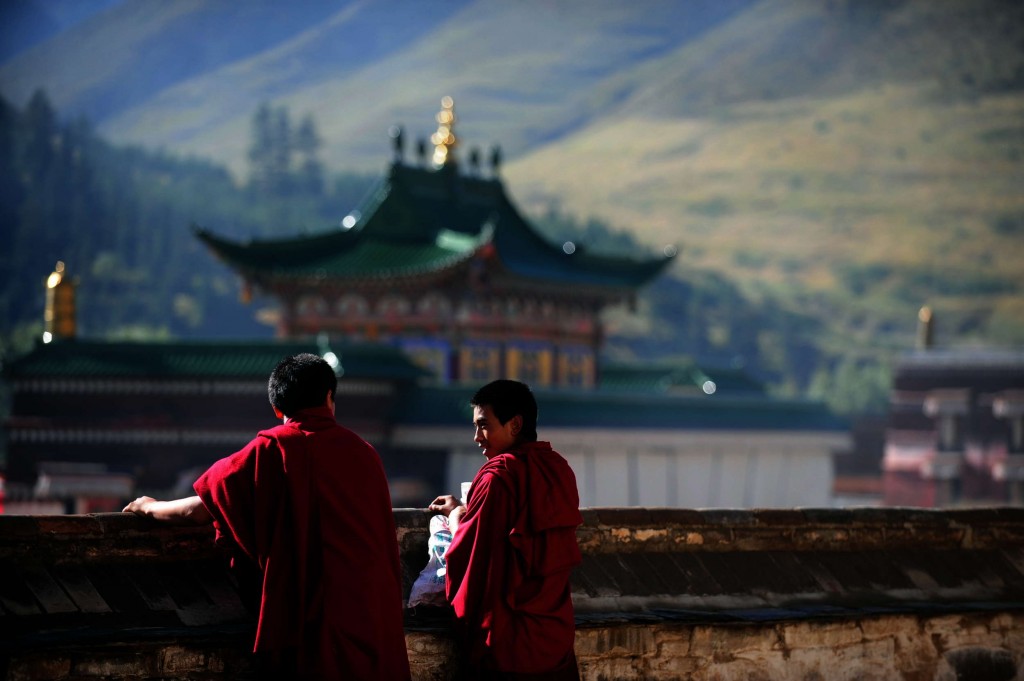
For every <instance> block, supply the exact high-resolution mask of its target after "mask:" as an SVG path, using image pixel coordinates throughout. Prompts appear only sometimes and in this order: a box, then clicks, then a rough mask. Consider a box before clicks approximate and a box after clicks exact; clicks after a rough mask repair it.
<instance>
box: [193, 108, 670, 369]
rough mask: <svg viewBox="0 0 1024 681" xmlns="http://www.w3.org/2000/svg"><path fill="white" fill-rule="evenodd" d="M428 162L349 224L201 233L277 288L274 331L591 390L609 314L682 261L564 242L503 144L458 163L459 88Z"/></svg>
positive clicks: (402, 172)
mask: <svg viewBox="0 0 1024 681" xmlns="http://www.w3.org/2000/svg"><path fill="white" fill-rule="evenodd" d="M442 105H443V108H442V110H441V112H440V113H439V114H438V115H437V120H438V130H437V132H435V133H434V135H433V137H432V138H431V141H432V142H433V143H434V145H435V149H434V154H433V158H432V160H431V162H430V163H428V162H427V160H426V154H425V145H424V144H422V143H421V144H420V145H419V149H420V153H419V163H418V164H417V163H414V164H409V163H406V162H405V160H404V141H403V134H402V133H401V132H400V131H397V130H396V131H395V132H394V133H393V138H394V152H395V153H394V160H393V162H392V164H391V167H390V171H389V172H388V174H387V176H386V177H385V178H384V179H383V180H382V181H381V182H380V183H379V184H378V186H377V187H376V188H375V190H374V191H373V192H372V193H371V195H370V196H369V198H368V199H367V200H366V201H365V202H364V203H363V205H361V206H359V207H358V208H357V209H356V210H354V211H352V212H351V213H349V214H348V216H346V217H345V219H344V220H343V221H342V224H341V226H340V228H337V229H334V230H332V231H330V232H325V233H321V234H316V235H311V236H295V237H289V238H283V239H275V240H264V241H250V242H247V243H237V242H232V241H228V240H226V239H224V238H222V237H219V236H217V235H216V234H214V233H213V232H211V231H208V230H202V229H201V230H199V231H198V233H197V235H198V237H199V239H201V240H202V241H203V243H205V244H206V245H207V246H208V247H209V248H210V250H211V251H212V252H213V253H214V254H216V256H217V257H218V258H219V259H221V260H222V261H223V262H224V263H226V264H227V265H228V266H229V267H231V268H232V269H233V270H235V271H236V272H238V274H239V275H240V276H241V277H242V279H243V286H244V290H245V291H248V292H252V291H255V292H258V293H261V294H264V295H269V296H270V297H272V298H274V299H275V300H276V301H277V302H278V305H279V311H278V312H279V314H278V321H277V336H278V337H280V338H287V339H306V338H316V337H317V336H319V335H321V334H327V336H328V338H329V339H330V340H335V339H345V340H346V341H358V342H364V341H365V342H373V343H382V344H387V345H391V346H394V347H398V348H400V349H402V350H403V351H404V352H405V353H406V354H408V355H409V356H411V357H412V358H413V359H414V360H415V361H416V362H417V363H419V364H420V365H421V366H424V367H425V368H428V369H429V370H430V371H431V372H432V373H433V374H434V375H435V376H436V377H437V379H438V380H439V381H440V382H442V383H449V382H454V383H480V382H485V381H488V380H492V379H494V378H498V377H506V378H514V379H519V380H523V381H526V382H528V383H530V384H531V385H533V386H536V387H549V386H561V387H580V388H592V387H594V386H595V385H597V383H598V381H599V366H598V355H599V353H600V348H601V343H602V335H603V332H602V325H601V311H602V310H603V309H605V308H606V307H608V306H609V305H614V304H618V303H622V302H630V301H633V300H635V297H636V295H637V291H638V290H639V289H640V288H641V287H642V286H643V285H644V284H646V283H648V282H650V281H651V280H652V279H654V278H655V277H656V276H657V275H658V274H659V273H661V271H662V270H663V269H664V268H665V267H666V266H667V265H668V264H669V263H670V262H671V261H672V257H673V254H674V249H671V248H670V249H669V250H668V252H667V254H666V255H665V256H663V257H652V258H645V259H632V258H625V257H618V256H609V255H598V254H595V253H590V252H587V251H586V250H585V249H584V248H583V247H581V246H579V245H577V244H574V243H572V242H566V243H564V244H554V243H551V242H550V241H549V240H548V239H546V238H545V237H544V236H543V235H541V234H540V233H539V232H538V231H537V229H536V228H535V227H533V226H532V225H531V224H530V223H529V222H528V221H527V220H526V219H525V218H524V217H523V216H522V215H521V214H520V212H519V211H518V210H517V208H516V206H515V205H514V204H513V202H512V201H511V199H510V198H509V196H508V194H507V193H506V191H505V187H504V185H503V184H502V182H501V180H500V179H499V177H498V176H497V170H498V166H499V164H500V153H499V152H498V151H497V150H495V152H494V153H492V161H491V165H492V168H491V174H490V176H489V177H484V176H483V174H482V172H481V169H480V159H479V154H478V153H477V152H475V151H474V152H472V153H471V154H470V157H469V163H468V168H466V169H465V171H464V169H463V167H462V164H461V163H459V162H458V161H457V160H456V156H455V147H456V146H457V144H458V140H457V138H456V136H455V133H454V124H455V113H454V104H453V103H452V101H451V98H448V97H446V98H445V99H444V100H443V102H442Z"/></svg>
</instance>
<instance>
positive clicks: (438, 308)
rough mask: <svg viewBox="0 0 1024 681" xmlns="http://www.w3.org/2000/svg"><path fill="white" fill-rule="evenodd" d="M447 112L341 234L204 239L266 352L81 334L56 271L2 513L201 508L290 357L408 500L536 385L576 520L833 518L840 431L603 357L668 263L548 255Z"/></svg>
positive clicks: (468, 467) (729, 373)
mask: <svg viewBox="0 0 1024 681" xmlns="http://www.w3.org/2000/svg"><path fill="white" fill-rule="evenodd" d="M443 104H444V108H443V110H442V111H441V113H440V114H439V115H438V123H439V127H438V130H437V132H436V133H435V134H434V136H433V138H432V141H433V143H434V145H435V149H434V155H433V159H432V162H428V159H427V154H426V144H425V143H423V144H419V145H417V147H418V149H417V153H416V156H417V157H418V160H417V161H414V162H412V163H407V162H406V161H405V158H404V156H405V151H404V142H403V136H402V134H401V133H397V132H396V134H394V135H393V138H394V158H393V159H392V163H391V165H390V169H389V171H388V172H387V174H386V176H385V177H384V178H383V179H382V180H381V182H380V184H379V186H377V187H376V189H375V190H374V191H373V192H371V194H370V196H369V198H368V199H367V200H366V201H365V202H363V204H362V205H361V206H359V207H358V208H357V209H356V210H353V211H351V212H350V213H349V214H348V215H347V216H346V218H345V219H344V220H343V221H342V224H341V226H340V227H338V228H335V229H333V230H331V231H327V232H324V233H321V234H317V235H312V236H294V237H290V238H282V239H276V240H267V241H250V242H246V243H237V242H232V241H229V240H227V239H225V238H222V237H220V236H217V235H216V234H214V233H213V232H211V231H209V230H199V231H198V233H197V236H198V238H199V239H200V240H201V241H202V242H203V243H205V244H206V245H207V246H208V247H209V248H210V249H211V251H212V252H213V253H215V254H216V255H217V256H218V257H219V258H220V259H221V260H222V261H223V262H224V263H225V264H226V265H227V266H228V267H230V268H232V269H233V270H234V271H236V272H237V273H238V274H239V275H240V276H241V278H242V280H243V283H244V286H243V292H245V291H248V292H249V293H250V294H251V293H259V294H260V295H261V296H266V297H270V298H273V299H274V300H276V302H277V312H278V314H277V335H278V338H277V339H275V340H253V341H248V342H235V343H224V342H213V341H191V342H150V343H124V342H120V343H114V342H109V341H104V340H100V339H88V338H78V337H76V334H75V325H74V324H73V317H74V304H73V303H74V296H73V290H74V286H73V285H71V283H72V282H73V281H76V279H69V278H68V276H67V272H66V271H65V269H64V268H63V266H60V267H59V268H58V271H55V272H54V275H53V277H51V280H52V281H54V282H57V283H61V282H63V283H61V288H60V290H59V293H60V294H61V298H60V299H61V300H65V299H66V300H65V302H68V301H70V304H68V305H64V304H60V305H58V304H57V302H59V301H57V299H56V298H55V299H54V300H55V302H54V306H53V315H54V318H53V319H52V320H48V322H47V323H48V326H47V328H48V329H50V328H51V327H52V329H53V332H52V333H51V336H50V340H51V342H49V343H40V344H39V345H37V346H36V347H35V348H34V349H33V350H32V351H31V352H29V353H27V354H26V355H24V356H22V357H18V358H15V359H14V360H13V361H12V362H9V363H8V364H6V365H5V366H4V373H5V378H6V380H7V381H8V382H9V385H10V394H11V414H10V417H9V418H8V420H7V422H6V423H5V429H4V433H3V434H4V437H3V438H0V459H2V458H3V456H2V455H3V453H4V451H5V452H6V462H5V464H4V472H5V474H6V476H7V483H8V493H9V494H8V500H7V501H8V508H9V509H11V508H14V507H15V504H17V505H18V506H17V507H18V508H20V509H23V511H22V512H32V511H31V510H28V511H25V510H24V509H38V508H39V506H38V504H39V503H44V502H46V501H47V493H49V495H50V498H49V501H50V502H57V503H58V506H59V507H60V508H64V509H66V510H69V511H74V510H77V511H79V512H82V511H86V510H112V509H117V508H119V506H118V504H119V503H120V501H121V500H123V499H125V498H126V491H127V489H126V488H130V487H133V486H134V491H135V492H139V493H148V494H151V495H152V496H157V497H162V496H179V495H182V494H190V491H189V490H190V485H191V483H192V482H193V481H194V480H195V479H196V477H197V476H198V475H199V474H200V473H201V472H202V470H203V469H204V468H205V467H208V466H209V465H210V464H211V463H213V462H214V461H215V460H216V459H218V458H220V457H222V456H225V455H227V454H230V453H231V452H233V451H236V450H237V449H239V448H240V447H242V446H243V445H244V444H245V443H246V442H247V441H248V440H249V439H250V438H251V437H252V436H253V434H255V433H256V432H258V431H259V430H262V429H264V428H266V427H267V426H268V425H269V424H270V423H272V414H271V411H270V409H269V406H268V405H267V398H266V380H267V376H268V375H269V373H270V371H271V370H272V369H273V367H274V365H275V364H276V363H277V361H278V360H279V359H280V358H282V357H284V356H286V355H288V354H293V353H295V352H300V351H303V352H315V353H318V354H320V355H321V356H323V357H325V358H326V359H327V360H328V361H329V362H331V364H332V366H334V367H335V371H336V373H337V374H338V377H339V381H338V395H337V396H336V403H337V414H338V419H339V421H340V422H342V423H343V424H344V425H346V426H349V427H351V428H352V429H353V430H355V431H356V432H358V433H359V434H360V435H361V436H363V437H364V438H366V439H367V440H368V441H369V442H370V443H371V444H373V445H374V447H376V448H377V450H378V451H379V452H380V454H381V458H382V460H383V462H384V467H385V470H386V471H387V474H388V478H389V481H390V482H391V493H392V501H393V503H394V504H395V505H396V506H418V507H422V506H425V505H426V504H427V503H428V502H429V501H430V500H431V499H433V498H434V497H435V496H436V495H437V494H439V493H446V492H447V493H452V492H457V491H458V490H459V489H460V483H462V482H464V481H466V480H471V479H472V477H473V475H474V473H475V472H476V470H477V469H478V468H479V466H480V464H481V463H482V461H483V459H482V458H481V456H480V453H479V449H478V448H477V446H476V443H475V442H474V441H473V429H472V427H471V420H472V409H471V408H470V407H469V399H470V397H471V396H472V394H473V392H474V391H475V389H476V388H478V387H479V386H480V385H482V384H483V383H485V382H487V381H490V380H492V379H495V378H500V377H504V378H514V379H519V380H522V381H525V382H527V383H529V384H530V385H531V387H532V388H533V389H534V392H535V393H536V396H537V401H538V403H539V405H540V419H539V424H538V435H539V437H540V438H541V439H543V440H550V441H551V442H552V443H553V444H554V446H555V447H556V448H557V449H558V450H559V451H560V452H562V453H563V454H564V455H565V456H566V458H567V460H568V461H569V462H570V464H571V465H572V467H573V470H574V471H575V473H576V478H577V483H578V486H579V490H580V500H581V503H582V505H584V506H643V505H647V506H667V507H691V508H700V507H733V508H754V507H770V506H775V507H792V506H828V505H830V502H831V490H832V483H833V478H834V470H833V455H834V454H835V453H836V452H837V451H841V450H843V449H845V448H848V445H849V436H848V429H847V424H846V423H845V422H843V421H842V420H840V419H838V418H836V417H835V415H833V414H832V413H830V412H829V411H828V409H827V408H826V407H825V406H824V405H823V404H822V403H820V402H815V401H809V400H802V399H781V398H777V397H773V396H770V395H768V394H767V392H766V390H765V389H764V386H762V385H761V384H760V383H758V382H757V381H755V380H752V379H751V377H750V376H747V375H745V374H743V373H742V372H737V371H736V370H735V369H724V370H723V369H716V368H713V367H705V366H699V365H698V364H697V363H696V362H678V361H677V362H673V363H671V364H662V365H653V364H650V363H648V364H644V365H631V366H622V365H618V366H612V365H607V364H605V365H602V363H601V361H600V352H601V345H602V340H603V335H604V331H603V329H602V322H601V313H602V310H604V309H605V308H607V307H608V306H610V305H616V304H622V303H626V304H629V303H631V302H632V301H634V300H635V298H636V296H637V295H638V292H639V290H640V289H641V288H642V287H643V286H644V285H645V284H646V283H648V282H650V281H651V280H652V279H653V278H655V277H656V276H658V275H659V273H661V272H662V271H663V270H664V269H665V268H666V266H667V265H668V264H669V263H670V262H671V261H672V259H673V256H674V250H669V251H668V252H666V253H665V254H664V255H663V256H657V257H644V258H639V259H635V258H627V257H620V256H609V255H598V254H596V253H591V252H588V251H587V250H586V249H584V248H582V247H580V246H579V245H577V244H573V243H568V242H567V243H564V244H555V243H552V242H550V241H549V240H548V239H546V238H544V237H543V236H542V235H541V234H540V233H538V231H537V230H536V228H534V227H533V226H532V225H531V224H530V223H529V222H528V221H527V220H526V219H524V218H523V216H522V215H521V214H520V213H519V211H518V210H517V209H516V207H515V206H514V204H513V203H512V201H511V200H510V198H509V197H508V195H507V193H506V192H505V189H504V186H503V184H502V182H501V181H500V179H498V177H497V174H496V171H497V168H498V166H499V164H500V154H499V153H497V152H495V153H493V154H492V158H491V171H490V173H489V176H488V177H484V173H483V172H482V171H481V169H480V160H479V154H478V153H470V154H469V161H468V164H467V166H466V167H465V168H463V167H462V165H461V164H460V163H459V162H458V161H457V160H456V158H455V154H454V149H455V146H456V143H457V140H456V138H455V135H454V133H453V132H452V130H453V128H452V126H453V125H454V122H455V116H454V108H453V105H452V103H451V101H450V100H448V99H447V98H446V100H445V101H444V103H443ZM81 285H82V286H88V285H89V282H88V280H84V281H82V282H81ZM48 309H49V308H48ZM126 475H127V476H129V477H128V478H126V477H125V476H126ZM126 480H127V482H126ZM54 490H59V491H61V493H60V494H55V492H54ZM15 492H16V494H15ZM128 496H131V495H128ZM15 497H17V498H15ZM53 497H59V498H57V499H54V498H53Z"/></svg>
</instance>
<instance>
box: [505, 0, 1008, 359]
mask: <svg viewBox="0 0 1024 681" xmlns="http://www.w3.org/2000/svg"><path fill="white" fill-rule="evenodd" d="M819 5H820V3H805V5H804V7H803V10H802V11H796V9H795V8H798V7H799V3H795V2H793V3H786V5H785V8H786V10H787V12H788V18H787V21H786V22H785V23H784V24H783V25H775V28H774V30H770V31H766V26H768V23H767V22H768V20H769V19H779V18H780V17H782V16H786V15H787V12H783V11H780V12H779V13H772V14H770V15H765V11H766V10H767V9H768V5H767V4H762V5H760V6H758V7H755V8H753V9H752V10H750V11H749V12H746V13H744V14H742V15H739V16H737V17H736V18H735V19H734V20H733V21H731V22H729V23H728V24H725V25H723V26H721V27H720V28H719V29H717V30H715V31H713V32H710V33H709V34H708V35H706V36H703V37H702V38H701V39H700V40H698V41H695V42H693V43H691V44H688V45H687V46H685V47H683V48H682V49H681V50H679V51H678V52H676V53H674V54H671V55H667V56H666V57H665V58H663V59H662V60H661V61H660V63H658V64H656V65H651V66H650V67H647V66H645V67H643V68H644V69H645V70H647V69H650V72H649V73H646V74H645V76H644V78H643V79H644V80H645V81H646V82H647V83H648V85H647V87H646V88H644V89H643V90H641V91H639V92H638V93H637V94H636V96H635V97H634V98H632V99H631V100H629V101H627V102H624V103H623V104H622V105H621V106H620V107H619V108H618V109H617V110H616V111H615V116H614V117H613V118H611V117H610V120H605V121H598V122H596V123H595V124H593V125H591V126H589V127H588V128H586V129H584V130H581V131H578V132H577V133H576V134H574V135H573V136H571V137H570V138H567V139H565V140H560V141H558V142H557V143H554V144H551V145H548V146H547V147H545V148H544V149H541V150H538V151H537V152H535V153H532V154H529V155H527V156H525V157H523V158H520V159H517V161H516V162H515V163H513V164H511V165H510V167H509V168H508V170H507V174H508V176H509V178H510V180H511V182H512V185H513V189H514V191H515V192H516V194H517V196H519V197H521V198H522V199H523V200H524V202H526V203H527V204H528V205H532V206H544V205H547V204H550V203H552V202H556V203H558V204H559V205H561V206H563V207H564V208H565V209H567V210H569V211H570V212H574V213H577V214H582V215H600V216H602V217H604V218H605V219H608V220H611V221H612V222H613V223H615V224H620V225H623V226H626V227H628V228H630V229H632V230H634V231H636V232H637V233H641V234H643V235H645V236H646V237H647V239H648V241H649V242H651V243H665V242H675V243H678V244H680V245H681V246H683V251H682V257H681V258H680V259H679V267H680V268H694V267H696V268H705V267H710V268H713V269H716V270H719V271H722V272H725V273H727V274H728V276H730V278H733V279H734V280H736V281H739V282H741V283H742V284H744V285H745V288H746V289H747V291H748V293H749V294H750V295H751V296H753V297H754V298H755V299H756V298H757V297H759V296H763V295H764V294H765V293H766V292H767V293H771V294H772V295H775V296H780V297H782V298H783V299H784V300H787V301H788V303H789V305H790V306H791V307H792V308H793V309H799V310H802V311H811V312H813V313H814V314H816V315H818V316H820V317H822V318H826V319H828V320H829V322H830V325H831V327H832V328H833V330H834V332H835V337H834V338H833V339H832V341H831V342H832V343H834V345H835V349H836V350H839V349H840V348H841V347H842V346H843V345H846V346H848V345H849V343H850V340H851V339H855V340H856V341H857V342H858V343H861V344H864V345H867V346H870V347H873V348H877V347H878V346H879V345H881V346H886V345H889V346H899V345H904V346H905V345H906V344H909V343H910V342H912V338H913V330H914V322H915V315H916V310H917V307H918V306H920V305H921V304H924V303H930V304H932V305H933V306H937V307H938V308H939V309H940V310H941V313H940V319H941V320H942V323H943V324H944V332H945V333H947V334H948V336H947V338H948V339H954V338H956V339H959V340H960V341H961V342H993V341H997V342H998V341H1001V342H1015V343H1020V342H1022V341H1024V323H1021V322H1020V321H1017V322H1014V321H1013V320H1014V319H1017V320H1024V314H1022V313H1024V309H1022V304H1021V300H1022V294H1024V275H1022V274H1021V269H1020V262H1022V260H1021V258H1022V257H1024V239H1022V238H1021V236H1022V235H1024V194H1022V193H1021V192H1020V189H1019V188H1020V187H1022V186H1024V93H1022V92H1021V89H1020V85H1021V84H1020V83H1019V82H1018V80H1019V74H1021V73H1024V68H1022V67H1021V64H1022V63H1024V61H1022V58H1024V50H1022V47H1021V46H1022V45H1024V41H1021V36H1022V29H1024V20H1022V13H1021V8H1020V7H1019V6H1017V5H1011V4H1010V3H1003V2H990V3H940V4H938V5H936V4H928V3H906V4H901V3H896V4H895V7H894V9H893V10H892V11H890V12H888V13H885V14H882V15H880V16H876V17H875V20H874V22H873V23H872V24H871V27H870V31H869V32H868V33H866V34H865V33H864V29H863V28H862V27H859V26H856V25H854V26H853V27H852V29H851V28H850V26H849V22H847V21H846V20H845V17H844V15H843V13H840V14H839V15H836V14H835V13H834V10H833V14H829V13H828V12H826V11H825V10H824V9H822V7H824V6H819ZM940 6H941V8H943V9H944V11H939V10H938V9H936V8H937V7H940ZM1008 17H1010V18H1011V19H1012V21H1010V20H1008ZM810 27H814V30H809V29H810ZM897 35H899V36H902V42H900V41H898V40H897V39H896V37H895V36H897ZM780 36H789V41H790V42H795V43H797V44H799V46H800V47H799V48H796V49H793V50H790V51H789V52H788V53H782V54H780V51H781V50H782V48H781V46H780V44H781V43H782V42H784V41H782V39H781V37H780ZM800 36H802V37H803V38H805V39H799V37H800ZM815 36H819V37H818V38H815ZM968 38H970V40H969V39H968ZM817 39H820V44H818V43H815V42H814V41H815V40H817ZM885 44H892V45H893V47H892V49H890V50H889V51H888V52H887V53H885V52H883V50H882V46H883V45H885ZM828 46H831V49H833V55H834V57H835V58H832V59H828V58H826V57H825V56H824V55H823V52H822V50H824V49H825V47H828ZM915 51H924V52H925V53H927V54H928V55H931V56H930V57H929V59H928V60H921V59H918V60H916V61H914V60H912V59H911V56H912V54H913V53H915ZM785 54H788V55H789V57H788V61H787V58H786V57H785ZM808 54H817V55H818V61H817V63H816V64H814V66H815V69H816V74H817V75H814V74H811V75H807V76H806V77H803V78H794V82H793V83H789V82H787V79H786V78H785V77H784V76H785V74H787V73H792V74H800V73H802V72H801V70H800V68H799V64H801V63H803V64H809V63H810V60H809V59H808ZM709 55H711V56H712V57H709ZM715 55H717V56H721V57H722V58H721V59H715V58H713V57H714V56H715ZM729 55H734V56H735V55H741V56H740V57H736V58H735V59H730V58H728V56H729ZM768 55H775V56H774V57H773V58H772V59H769V58H768ZM922 61H925V62H927V63H921V62H922ZM787 63H788V64H789V66H786V65H787ZM747 70H750V71H752V72H753V73H754V75H753V76H751V77H750V78H746V77H745V76H744V75H743V74H745V73H746V72H747ZM774 71H778V72H779V74H780V75H775V76H773V75H772V73H771V72H774ZM659 73H660V74H662V75H661V77H660V78H659V76H658V74H659ZM679 74H687V75H688V77H687V78H680V77H679ZM716 80H717V81H721V82H725V83H728V85H727V86H726V87H722V88H718V89H717V90H715V91H714V92H713V94H707V93H706V88H707V87H709V83H711V82H714V81H716ZM787 88H788V89H787ZM769 90H770V91H771V93H772V94H771V96H769V95H768V94H767V92H768V91H769ZM780 93H783V94H786V95H787V96H781V94H780ZM566 168H593V169H596V168H599V169H601V171H600V172H590V173H586V174H585V175H584V174H577V173H572V172H566ZM971 334H976V335H975V336H973V337H972V336H971Z"/></svg>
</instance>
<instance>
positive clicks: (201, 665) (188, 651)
mask: <svg viewBox="0 0 1024 681" xmlns="http://www.w3.org/2000/svg"><path fill="white" fill-rule="evenodd" d="M206 669H207V663H206V653H204V652H203V651H202V650H195V649H192V648H185V647H182V646H168V647H167V648H164V649H163V650H162V651H161V652H160V657H159V665H158V670H157V671H159V672H170V673H181V672H201V671H206Z"/></svg>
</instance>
